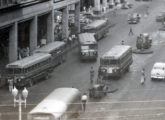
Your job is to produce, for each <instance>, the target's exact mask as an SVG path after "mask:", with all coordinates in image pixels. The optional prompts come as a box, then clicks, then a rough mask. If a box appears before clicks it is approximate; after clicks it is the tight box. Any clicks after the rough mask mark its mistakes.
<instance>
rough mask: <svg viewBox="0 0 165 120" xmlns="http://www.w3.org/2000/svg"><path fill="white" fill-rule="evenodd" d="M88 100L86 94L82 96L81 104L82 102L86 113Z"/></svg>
mask: <svg viewBox="0 0 165 120" xmlns="http://www.w3.org/2000/svg"><path fill="white" fill-rule="evenodd" d="M87 100H88V96H87V94H86V93H84V94H83V95H82V96H81V102H82V110H83V111H84V112H85V110H86V103H87Z"/></svg>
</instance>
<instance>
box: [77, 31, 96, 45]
mask: <svg viewBox="0 0 165 120" xmlns="http://www.w3.org/2000/svg"><path fill="white" fill-rule="evenodd" d="M78 37H79V42H80V44H96V40H95V37H94V33H81V34H79V35H78Z"/></svg>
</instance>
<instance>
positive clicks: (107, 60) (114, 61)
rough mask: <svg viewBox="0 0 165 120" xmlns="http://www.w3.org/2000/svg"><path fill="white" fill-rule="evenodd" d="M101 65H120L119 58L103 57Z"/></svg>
mask: <svg viewBox="0 0 165 120" xmlns="http://www.w3.org/2000/svg"><path fill="white" fill-rule="evenodd" d="M101 65H103V66H109V65H112V66H113V65H118V61H117V60H109V59H102V60H101Z"/></svg>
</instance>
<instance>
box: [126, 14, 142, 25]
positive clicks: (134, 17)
mask: <svg viewBox="0 0 165 120" xmlns="http://www.w3.org/2000/svg"><path fill="white" fill-rule="evenodd" d="M140 18H141V15H140V14H138V13H133V14H128V23H129V24H137V23H139V22H140Z"/></svg>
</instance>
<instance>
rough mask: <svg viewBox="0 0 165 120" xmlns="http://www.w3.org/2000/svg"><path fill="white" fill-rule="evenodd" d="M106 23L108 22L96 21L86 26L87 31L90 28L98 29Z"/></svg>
mask: <svg viewBox="0 0 165 120" xmlns="http://www.w3.org/2000/svg"><path fill="white" fill-rule="evenodd" d="M105 23H106V20H95V21H93V22H92V23H90V24H87V26H85V29H88V28H97V27H100V26H102V25H103V24H105Z"/></svg>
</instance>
